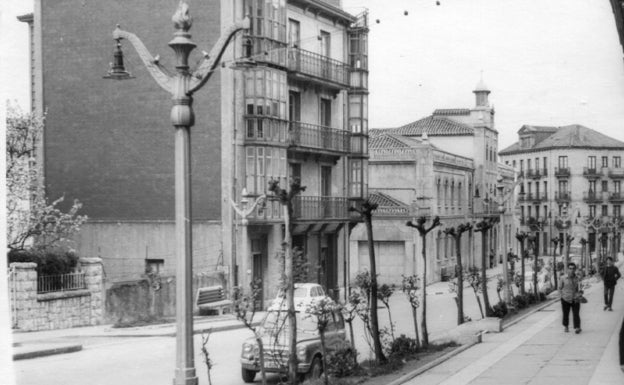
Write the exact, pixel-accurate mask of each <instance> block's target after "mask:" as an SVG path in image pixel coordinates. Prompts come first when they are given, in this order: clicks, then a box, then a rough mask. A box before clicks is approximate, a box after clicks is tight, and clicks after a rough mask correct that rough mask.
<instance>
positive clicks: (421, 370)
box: [386, 333, 482, 385]
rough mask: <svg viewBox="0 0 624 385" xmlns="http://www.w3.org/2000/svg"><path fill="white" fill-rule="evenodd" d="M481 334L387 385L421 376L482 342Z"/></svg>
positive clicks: (394, 384) (399, 384)
mask: <svg viewBox="0 0 624 385" xmlns="http://www.w3.org/2000/svg"><path fill="white" fill-rule="evenodd" d="M481 334H482V333H478V334H476V335H475V337H474V339H473V340H472V341H470V342H468V343H467V344H465V345H462V346H459V347H457V348H456V349H453V350H451V351H450V352H448V353H446V354H443V355H441V356H440V357H438V358H436V359H435V360H433V361H431V362H429V363H428V364H425V365H423V366H421V367H420V368H418V369H416V370H414V371H413V372H411V373H407V374H405V375H403V376H401V377H399V378H397V379H396V380H394V381H392V382H389V383H388V384H386V385H401V384H403V383H405V382H407V381H409V380H411V379H413V378H414V377H417V376H419V375H420V374H422V373H424V372H426V371H427V370H429V369H431V368H434V367H436V366H438V365H440V364H441V363H443V362H444V361H447V360H449V359H450V358H452V357H453V356H456V355H458V354H459V353H461V352H463V351H465V350H468V349H470V348H471V347H473V346H474V345H476V344H479V343H481Z"/></svg>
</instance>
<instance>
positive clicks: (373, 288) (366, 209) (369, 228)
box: [349, 200, 387, 364]
mask: <svg viewBox="0 0 624 385" xmlns="http://www.w3.org/2000/svg"><path fill="white" fill-rule="evenodd" d="M376 209H377V204H376V203H371V202H369V201H368V200H365V201H364V202H363V203H362V205H361V207H360V208H355V207H351V208H350V209H349V210H350V211H355V212H357V213H358V214H360V217H361V218H362V219H363V220H364V224H365V225H366V233H367V234H368V258H369V264H370V279H371V283H370V297H369V304H370V328H371V332H372V338H373V347H374V350H375V360H376V361H377V364H381V363H384V362H386V361H387V359H386V356H385V355H384V353H383V349H382V347H381V338H380V336H379V318H378V315H377V267H376V263H375V243H374V240H373V223H372V219H373V211H375V210H376Z"/></svg>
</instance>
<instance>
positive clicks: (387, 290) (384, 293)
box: [377, 283, 394, 340]
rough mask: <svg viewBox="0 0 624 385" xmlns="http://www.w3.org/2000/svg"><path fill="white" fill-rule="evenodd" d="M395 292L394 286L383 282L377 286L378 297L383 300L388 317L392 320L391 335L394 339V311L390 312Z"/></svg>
mask: <svg viewBox="0 0 624 385" xmlns="http://www.w3.org/2000/svg"><path fill="white" fill-rule="evenodd" d="M393 293H394V287H391V286H389V285H387V284H385V283H384V284H383V285H381V286H379V288H377V299H378V300H380V301H381V303H383V304H384V306H385V307H386V310H387V311H388V319H389V320H390V335H392V339H393V340H394V324H393V322H392V313H391V312H390V297H391V296H392V294H393Z"/></svg>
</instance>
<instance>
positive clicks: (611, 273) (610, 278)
mask: <svg viewBox="0 0 624 385" xmlns="http://www.w3.org/2000/svg"><path fill="white" fill-rule="evenodd" d="M621 276H622V275H621V274H620V270H618V268H617V267H616V266H614V265H613V258H611V257H607V266H606V267H605V268H604V272H603V273H602V282H603V283H604V308H603V309H602V310H607V309H609V311H613V309H612V308H611V305H612V304H613V294H614V293H615V284H616V283H617V280H618V279H620V277H621Z"/></svg>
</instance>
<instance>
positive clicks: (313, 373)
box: [306, 356, 323, 380]
mask: <svg viewBox="0 0 624 385" xmlns="http://www.w3.org/2000/svg"><path fill="white" fill-rule="evenodd" d="M321 373H323V364H322V363H321V357H319V356H316V357H314V359H313V360H312V365H310V371H308V374H307V375H306V378H307V379H308V380H316V379H317V378H320V377H321Z"/></svg>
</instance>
